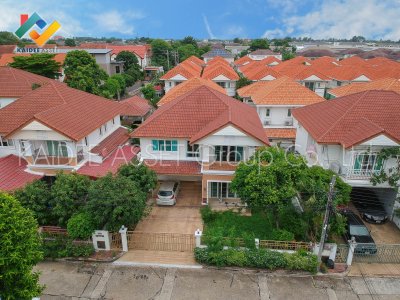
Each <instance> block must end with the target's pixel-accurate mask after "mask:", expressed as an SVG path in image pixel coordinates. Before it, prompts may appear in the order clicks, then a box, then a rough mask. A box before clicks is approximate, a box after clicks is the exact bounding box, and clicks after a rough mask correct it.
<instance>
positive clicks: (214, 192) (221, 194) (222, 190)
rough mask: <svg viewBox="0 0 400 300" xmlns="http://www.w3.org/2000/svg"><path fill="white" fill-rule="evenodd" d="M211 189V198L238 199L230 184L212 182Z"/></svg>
mask: <svg viewBox="0 0 400 300" xmlns="http://www.w3.org/2000/svg"><path fill="white" fill-rule="evenodd" d="M210 188H211V190H210V196H211V198H222V199H226V198H237V196H236V194H235V193H234V192H232V191H231V188H230V182H211V187H210Z"/></svg>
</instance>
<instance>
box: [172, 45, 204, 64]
mask: <svg viewBox="0 0 400 300" xmlns="http://www.w3.org/2000/svg"><path fill="white" fill-rule="evenodd" d="M177 50H178V54H179V60H180V61H184V60H185V59H187V58H188V57H190V56H192V55H194V56H198V53H199V52H198V49H197V47H195V46H193V45H192V44H186V45H182V46H180V47H178V48H177Z"/></svg>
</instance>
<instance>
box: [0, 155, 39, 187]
mask: <svg viewBox="0 0 400 300" xmlns="http://www.w3.org/2000/svg"><path fill="white" fill-rule="evenodd" d="M27 165H28V163H27V162H26V160H24V159H23V158H20V157H18V156H15V155H8V156H5V157H1V158H0V191H13V190H16V189H19V188H23V187H24V186H25V185H26V184H28V183H30V182H32V181H34V180H37V179H40V178H42V177H43V176H40V175H36V174H32V173H28V172H25V169H26V168H27Z"/></svg>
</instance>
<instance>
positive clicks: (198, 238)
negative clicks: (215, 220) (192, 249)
mask: <svg viewBox="0 0 400 300" xmlns="http://www.w3.org/2000/svg"><path fill="white" fill-rule="evenodd" d="M202 235H203V232H202V231H201V230H200V229H197V230H196V231H195V232H194V237H195V238H196V247H200V246H201V236H202Z"/></svg>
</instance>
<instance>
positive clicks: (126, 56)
mask: <svg viewBox="0 0 400 300" xmlns="http://www.w3.org/2000/svg"><path fill="white" fill-rule="evenodd" d="M115 59H116V61H123V62H124V70H125V71H126V70H128V69H130V68H131V67H133V66H136V67H137V68H139V69H140V66H139V61H138V59H137V57H136V55H135V54H133V53H132V52H130V51H121V52H120V53H118V54H117V57H116V58H115Z"/></svg>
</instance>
